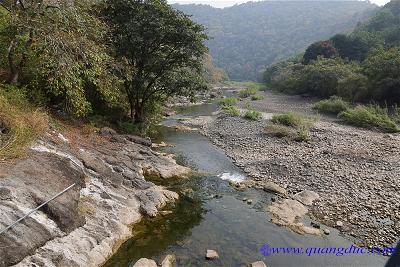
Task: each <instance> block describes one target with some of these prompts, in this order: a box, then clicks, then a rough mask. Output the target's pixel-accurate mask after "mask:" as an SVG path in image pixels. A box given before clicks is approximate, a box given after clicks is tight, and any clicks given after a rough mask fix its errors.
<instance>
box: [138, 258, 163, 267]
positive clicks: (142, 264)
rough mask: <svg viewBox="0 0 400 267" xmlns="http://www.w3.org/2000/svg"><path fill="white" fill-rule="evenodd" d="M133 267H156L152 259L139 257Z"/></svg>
mask: <svg viewBox="0 0 400 267" xmlns="http://www.w3.org/2000/svg"><path fill="white" fill-rule="evenodd" d="M133 267H157V263H156V262H155V261H153V260H149V259H146V258H141V259H140V260H138V261H137V262H136V263H135V265H133Z"/></svg>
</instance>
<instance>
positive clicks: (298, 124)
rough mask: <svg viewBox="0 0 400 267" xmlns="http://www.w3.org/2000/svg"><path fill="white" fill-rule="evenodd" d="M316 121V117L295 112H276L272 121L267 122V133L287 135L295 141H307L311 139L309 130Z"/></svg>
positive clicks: (279, 135) (277, 135)
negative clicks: (307, 116)
mask: <svg viewBox="0 0 400 267" xmlns="http://www.w3.org/2000/svg"><path fill="white" fill-rule="evenodd" d="M314 122H315V120H314V119H311V118H306V117H304V116H302V115H300V114H297V113H293V112H289V113H283V114H275V115H274V116H273V117H272V119H271V122H270V123H268V124H267V126H266V128H265V131H266V133H267V134H271V135H273V136H276V137H279V138H282V137H287V138H289V139H293V140H295V141H307V140H309V139H310V136H309V130H310V128H311V127H312V126H313V124H314Z"/></svg>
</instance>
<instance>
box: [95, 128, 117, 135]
mask: <svg viewBox="0 0 400 267" xmlns="http://www.w3.org/2000/svg"><path fill="white" fill-rule="evenodd" d="M116 134H117V132H116V131H115V130H114V129H111V128H109V127H103V128H101V129H100V130H99V135H100V136H105V137H111V136H113V135H116Z"/></svg>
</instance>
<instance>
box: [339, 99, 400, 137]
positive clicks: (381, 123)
mask: <svg viewBox="0 0 400 267" xmlns="http://www.w3.org/2000/svg"><path fill="white" fill-rule="evenodd" d="M338 118H340V119H341V120H343V121H344V122H346V123H348V124H352V125H355V126H359V127H364V128H376V129H378V130H381V131H384V132H391V133H396V132H399V131H400V129H399V127H398V126H397V124H396V121H395V118H392V117H390V116H389V115H388V110H387V108H381V107H379V106H378V105H368V106H357V107H355V108H353V109H348V110H346V111H343V112H341V113H339V115H338Z"/></svg>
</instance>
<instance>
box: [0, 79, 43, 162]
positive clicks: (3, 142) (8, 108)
mask: <svg viewBox="0 0 400 267" xmlns="http://www.w3.org/2000/svg"><path fill="white" fill-rule="evenodd" d="M47 127H48V117H47V115H46V113H45V112H43V111H42V110H40V109H37V108H35V107H33V106H32V105H31V104H30V103H29V102H28V100H27V98H26V95H25V92H24V91H23V90H22V89H19V88H16V87H14V86H4V85H0V128H1V132H0V158H2V159H4V158H15V157H18V156H21V155H23V154H24V153H25V152H26V151H25V149H26V148H27V147H28V146H29V145H31V143H32V142H33V141H34V140H35V139H36V138H37V137H39V136H40V135H42V134H43V133H44V132H45V131H46V129H47Z"/></svg>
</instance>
